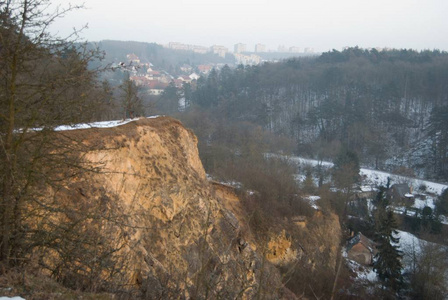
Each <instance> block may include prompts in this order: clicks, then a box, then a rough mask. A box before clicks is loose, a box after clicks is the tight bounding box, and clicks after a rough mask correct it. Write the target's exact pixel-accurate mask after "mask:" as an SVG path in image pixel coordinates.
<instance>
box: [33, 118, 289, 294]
mask: <svg viewBox="0 0 448 300" xmlns="http://www.w3.org/2000/svg"><path fill="white" fill-rule="evenodd" d="M63 134H64V135H65V136H68V137H70V138H73V139H74V140H77V141H81V142H82V144H83V147H84V148H85V149H87V150H86V151H85V153H84V154H83V155H82V159H83V161H84V163H85V164H86V165H88V166H89V167H88V170H86V171H85V172H82V173H77V174H76V176H72V177H71V179H70V181H67V182H66V183H65V184H64V185H63V187H61V188H58V189H55V188H53V187H52V188H49V189H48V193H47V196H48V195H51V196H52V197H51V198H55V199H56V198H57V199H58V201H59V202H64V203H66V204H67V205H66V207H67V208H68V209H67V211H68V212H66V211H64V212H63V213H59V214H57V215H56V216H53V217H52V218H58V222H59V223H61V224H73V223H74V224H75V225H73V226H72V225H70V226H68V225H67V226H68V227H70V228H77V227H76V226H78V225H77V224H78V223H79V224H82V225H79V228H78V229H77V230H73V229H71V230H72V231H73V232H74V233H71V236H74V235H77V236H81V237H82V241H81V242H79V245H78V247H75V248H74V247H73V246H70V245H68V244H67V243H65V242H64V241H62V240H61V241H60V245H59V246H58V247H48V248H45V247H43V248H40V249H39V251H36V257H39V263H40V264H41V265H43V266H45V267H46V269H48V270H49V271H50V274H51V275H54V274H56V275H57V276H58V278H59V279H60V280H62V281H63V282H67V283H70V282H78V283H79V282H88V280H89V278H91V277H93V276H95V277H101V278H102V280H101V282H103V283H102V286H105V285H106V287H107V286H109V287H110V286H114V287H115V289H118V290H126V291H128V293H130V294H131V296H132V297H138V296H141V297H144V298H178V297H181V298H183V297H185V298H189V297H191V298H206V299H213V298H224V299H230V298H252V297H254V296H255V295H258V294H260V295H263V297H268V298H271V297H273V298H277V297H279V295H281V293H282V285H281V280H280V276H279V272H278V271H277V270H276V269H275V267H273V266H272V265H271V264H269V263H267V262H265V260H264V258H263V257H261V256H260V255H259V254H258V253H257V252H256V251H254V248H255V247H252V246H251V244H250V243H248V242H247V240H250V239H247V238H246V237H245V236H244V234H242V230H241V228H242V226H241V221H240V220H239V219H238V218H237V217H236V216H235V214H234V213H233V212H232V211H231V210H230V209H229V204H230V203H227V204H225V203H224V202H225V199H229V198H228V197H227V198H226V197H225V195H223V194H221V195H220V194H219V192H218V193H217V192H216V190H219V188H218V186H219V185H216V184H215V186H213V185H212V184H211V183H210V182H209V181H208V180H207V178H206V175H205V172H204V169H203V167H202V164H201V162H200V160H199V155H198V150H197V146H196V144H197V140H196V137H195V135H194V134H193V133H192V132H191V131H189V130H187V129H186V128H184V127H183V126H182V125H181V124H180V123H179V122H178V121H176V120H173V119H171V118H167V117H159V118H154V119H140V120H138V121H135V122H131V123H128V124H126V125H122V126H118V127H113V128H91V129H82V130H75V131H67V132H63ZM86 169H87V168H86ZM233 200H234V201H235V199H233ZM235 205H237V204H235ZM230 208H231V207H230ZM44 220H45V218H44V217H42V219H40V221H39V222H37V223H38V224H49V222H45V221H44ZM39 226H43V225H39ZM45 226H48V225H45ZM67 234H68V233H67ZM43 249H44V250H43ZM69 269H70V270H72V271H70V272H68V271H67V270H69ZM73 270H75V271H73ZM104 282H105V283H104Z"/></svg>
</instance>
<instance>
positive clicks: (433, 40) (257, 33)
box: [52, 0, 448, 51]
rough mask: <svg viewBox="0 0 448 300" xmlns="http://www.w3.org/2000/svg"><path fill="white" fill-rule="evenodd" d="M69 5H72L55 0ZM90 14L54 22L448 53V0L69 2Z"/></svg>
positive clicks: (184, 38)
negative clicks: (82, 7) (82, 4)
mask: <svg viewBox="0 0 448 300" xmlns="http://www.w3.org/2000/svg"><path fill="white" fill-rule="evenodd" d="M53 2H55V3H61V4H62V5H63V6H66V5H67V4H68V3H69V1H68V0H55V1H53ZM83 2H84V3H85V6H86V9H83V10H80V11H76V12H72V13H70V15H69V16H67V17H65V18H64V19H60V20H58V21H57V23H56V24H55V26H53V28H52V31H53V32H58V33H59V34H60V35H65V34H67V33H68V32H70V30H72V28H73V27H77V28H79V27H81V26H82V25H83V24H88V26H89V28H88V29H87V30H85V31H84V33H83V34H82V36H83V37H84V38H85V39H87V40H89V41H99V40H104V39H114V40H126V41H127V40H133V41H143V42H156V43H159V44H165V43H168V42H181V43H186V44H196V45H202V46H211V45H214V44H217V45H224V46H226V47H228V48H229V50H231V51H233V45H234V44H236V43H244V44H246V45H247V50H249V51H251V50H253V47H254V45H255V44H257V43H261V44H265V45H266V46H267V48H268V49H269V50H276V49H277V48H278V46H279V45H285V46H286V47H291V46H297V47H301V48H302V49H303V48H305V47H313V48H314V49H315V50H316V51H328V50H331V49H333V48H334V49H337V50H341V48H342V47H344V46H359V47H363V48H368V47H393V48H412V49H417V50H422V49H440V50H448V0H373V1H372V0H368V1H367V0H310V1H301V0H220V1H217V0H119V1H118V0H85V1H80V0H72V1H70V3H72V4H80V3H83Z"/></svg>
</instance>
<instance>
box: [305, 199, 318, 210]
mask: <svg viewBox="0 0 448 300" xmlns="http://www.w3.org/2000/svg"><path fill="white" fill-rule="evenodd" d="M303 199H304V200H307V201H308V203H309V204H310V205H311V207H312V208H314V209H316V210H318V209H320V207H319V206H318V205H317V201H318V200H319V199H320V197H319V196H306V197H304V198H303Z"/></svg>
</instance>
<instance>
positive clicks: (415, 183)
mask: <svg viewBox="0 0 448 300" xmlns="http://www.w3.org/2000/svg"><path fill="white" fill-rule="evenodd" d="M288 158H289V159H290V160H291V161H292V162H295V163H297V164H300V165H311V166H318V165H321V166H323V167H326V168H331V167H333V163H332V162H328V161H320V160H315V159H308V158H302V157H297V156H291V157H288ZM360 175H361V176H362V178H363V185H364V186H366V185H370V186H380V185H386V183H387V178H388V177H390V179H391V184H395V183H408V184H409V185H410V186H412V187H413V190H415V191H416V190H418V189H419V188H420V186H423V185H424V186H426V191H427V192H429V193H434V194H438V195H440V194H441V193H442V192H443V190H444V189H447V188H448V185H446V184H441V183H436V182H432V181H428V180H423V179H419V178H412V177H406V176H401V175H395V174H391V173H387V172H383V171H377V170H371V169H366V168H361V169H360Z"/></svg>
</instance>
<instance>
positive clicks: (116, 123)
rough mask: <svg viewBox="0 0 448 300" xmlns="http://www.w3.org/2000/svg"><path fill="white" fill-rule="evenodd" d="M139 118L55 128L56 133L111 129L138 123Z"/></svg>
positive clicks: (153, 117) (152, 117) (151, 117)
mask: <svg viewBox="0 0 448 300" xmlns="http://www.w3.org/2000/svg"><path fill="white" fill-rule="evenodd" d="M158 117H159V116H150V117H146V118H147V119H155V118H158ZM138 119H139V118H134V119H125V120H113V121H102V122H92V123H81V124H76V125H61V126H58V127H56V128H55V130H56V131H64V130H76V129H86V128H111V127H117V126H121V125H124V124H127V123H130V122H132V121H137V120H138Z"/></svg>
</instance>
